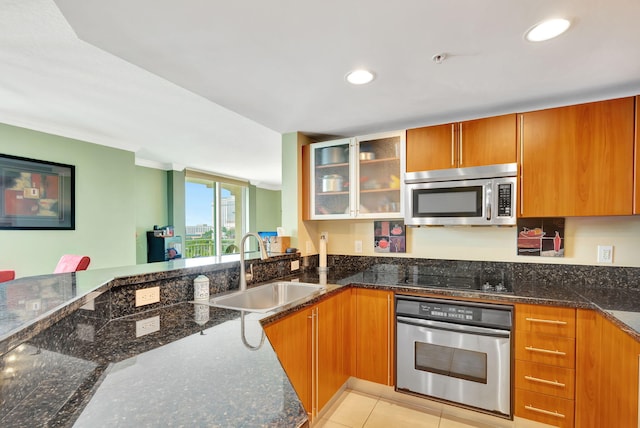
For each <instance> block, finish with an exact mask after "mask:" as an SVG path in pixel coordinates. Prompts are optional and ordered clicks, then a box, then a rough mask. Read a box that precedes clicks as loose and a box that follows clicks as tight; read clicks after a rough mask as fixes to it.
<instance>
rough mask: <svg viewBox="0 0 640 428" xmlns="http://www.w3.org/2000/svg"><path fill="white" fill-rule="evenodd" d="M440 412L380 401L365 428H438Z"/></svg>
mask: <svg viewBox="0 0 640 428" xmlns="http://www.w3.org/2000/svg"><path fill="white" fill-rule="evenodd" d="M439 422H440V412H439V411H436V412H429V411H425V410H424V409H421V410H417V409H414V408H411V407H406V406H401V405H399V404H395V403H391V402H389V401H385V400H379V401H378V403H377V404H376V406H375V407H374V408H373V411H372V412H371V415H370V416H369V418H368V419H367V421H366V423H365V425H364V427H365V428H389V427H394V428H404V427H407V428H409V427H411V428H438V424H439Z"/></svg>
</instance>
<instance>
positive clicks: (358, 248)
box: [355, 241, 362, 253]
mask: <svg viewBox="0 0 640 428" xmlns="http://www.w3.org/2000/svg"><path fill="white" fill-rule="evenodd" d="M355 247H356V248H355V249H356V253H361V252H362V241H356V242H355Z"/></svg>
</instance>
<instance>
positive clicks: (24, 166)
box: [0, 154, 75, 230]
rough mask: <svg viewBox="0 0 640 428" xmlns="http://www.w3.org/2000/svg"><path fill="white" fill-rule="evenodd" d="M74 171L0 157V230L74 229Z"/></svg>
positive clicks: (48, 163)
mask: <svg viewBox="0 0 640 428" xmlns="http://www.w3.org/2000/svg"><path fill="white" fill-rule="evenodd" d="M74 173H75V167H74V166H73V165H65V164H61V163H55V162H46V161H41V160H36V159H27V158H21V157H17V156H9V155H4V154H0V229H19V230H24V229H66V230H73V229H75V200H74V199H75V198H74V196H75V177H74Z"/></svg>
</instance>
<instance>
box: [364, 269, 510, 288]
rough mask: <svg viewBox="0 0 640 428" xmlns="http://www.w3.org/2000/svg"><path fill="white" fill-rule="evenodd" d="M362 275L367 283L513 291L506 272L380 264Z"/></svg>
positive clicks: (508, 274)
mask: <svg viewBox="0 0 640 428" xmlns="http://www.w3.org/2000/svg"><path fill="white" fill-rule="evenodd" d="M362 276H363V278H362V279H363V281H364V282H370V283H375V284H395V285H408V286H412V287H424V288H448V289H455V290H473V291H479V292H486V293H512V292H513V277H512V275H511V274H510V273H509V272H508V271H506V270H492V271H475V270H472V271H468V270H459V269H454V270H448V269H433V268H429V267H421V266H395V265H377V266H372V267H370V268H369V269H367V270H365V271H364V272H363V273H362Z"/></svg>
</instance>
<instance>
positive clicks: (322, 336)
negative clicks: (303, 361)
mask: <svg viewBox="0 0 640 428" xmlns="http://www.w3.org/2000/svg"><path fill="white" fill-rule="evenodd" d="M350 298H351V290H350V289H348V290H344V291H341V292H340V293H339V294H337V295H335V296H333V297H331V298H329V299H327V300H324V301H322V302H320V303H319V304H318V309H317V324H318V333H317V334H318V373H317V383H318V411H320V410H321V409H322V408H323V407H324V406H325V405H326V404H327V403H328V402H329V400H330V399H331V398H332V397H333V396H334V394H335V393H336V392H337V391H338V390H339V389H340V388H341V387H342V385H344V383H345V382H346V381H347V379H349V375H350V359H349V354H350V343H349V340H350V334H349V331H350V325H351V320H350V313H349V309H350V307H349V303H350Z"/></svg>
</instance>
